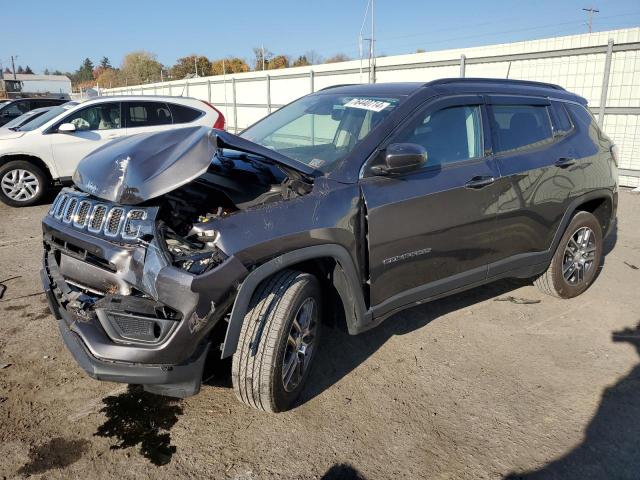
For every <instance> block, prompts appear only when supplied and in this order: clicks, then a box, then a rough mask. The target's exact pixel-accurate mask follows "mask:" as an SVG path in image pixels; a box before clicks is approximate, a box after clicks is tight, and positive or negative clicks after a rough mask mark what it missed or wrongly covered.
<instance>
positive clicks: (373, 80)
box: [369, 0, 376, 83]
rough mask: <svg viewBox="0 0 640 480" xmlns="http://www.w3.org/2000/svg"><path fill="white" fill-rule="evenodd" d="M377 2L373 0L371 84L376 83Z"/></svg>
mask: <svg viewBox="0 0 640 480" xmlns="http://www.w3.org/2000/svg"><path fill="white" fill-rule="evenodd" d="M375 7H376V2H375V0H371V50H370V51H371V55H370V61H369V83H376V47H375V45H376V8H375Z"/></svg>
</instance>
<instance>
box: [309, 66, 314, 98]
mask: <svg viewBox="0 0 640 480" xmlns="http://www.w3.org/2000/svg"><path fill="white" fill-rule="evenodd" d="M314 78H315V74H314V72H313V70H309V87H310V89H311V93H313V92H314V88H315V87H314V85H313V81H314Z"/></svg>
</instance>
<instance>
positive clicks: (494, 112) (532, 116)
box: [490, 105, 553, 153]
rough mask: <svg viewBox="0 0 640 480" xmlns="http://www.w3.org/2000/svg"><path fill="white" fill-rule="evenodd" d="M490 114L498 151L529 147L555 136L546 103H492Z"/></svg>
mask: <svg viewBox="0 0 640 480" xmlns="http://www.w3.org/2000/svg"><path fill="white" fill-rule="evenodd" d="M490 116H491V120H492V125H493V130H494V136H495V140H496V145H495V146H494V150H495V151H496V153H499V152H506V151H509V150H516V149H522V148H528V147H531V146H534V145H535V144H538V143H540V142H544V141H545V140H549V139H551V138H552V136H553V135H552V131H551V121H550V118H549V112H548V111H547V107H546V106H544V105H492V106H491V114H490Z"/></svg>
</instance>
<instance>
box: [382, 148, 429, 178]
mask: <svg viewBox="0 0 640 480" xmlns="http://www.w3.org/2000/svg"><path fill="white" fill-rule="evenodd" d="M425 163H427V151H426V150H425V148H424V147H423V146H422V145H418V144H417V143H392V144H391V145H389V146H388V147H387V150H386V153H385V157H384V165H376V166H374V167H372V168H371V170H372V172H373V173H374V174H375V175H392V174H395V173H406V172H410V171H411V170H416V169H418V168H421V167H422V166H423V165H424V164H425Z"/></svg>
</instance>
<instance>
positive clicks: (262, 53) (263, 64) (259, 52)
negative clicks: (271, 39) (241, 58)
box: [253, 47, 273, 71]
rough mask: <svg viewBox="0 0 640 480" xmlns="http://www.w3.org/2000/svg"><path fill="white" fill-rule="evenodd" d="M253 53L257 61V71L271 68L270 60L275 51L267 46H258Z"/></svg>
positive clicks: (255, 65) (254, 65)
mask: <svg viewBox="0 0 640 480" xmlns="http://www.w3.org/2000/svg"><path fill="white" fill-rule="evenodd" d="M253 55H254V57H255V63H254V64H253V69H254V70H255V71H258V70H266V69H268V68H269V62H270V61H271V59H272V58H273V52H270V51H269V50H268V49H266V48H262V47H256V48H254V49H253Z"/></svg>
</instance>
